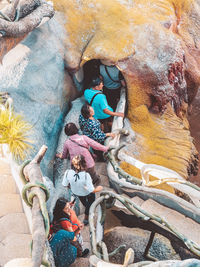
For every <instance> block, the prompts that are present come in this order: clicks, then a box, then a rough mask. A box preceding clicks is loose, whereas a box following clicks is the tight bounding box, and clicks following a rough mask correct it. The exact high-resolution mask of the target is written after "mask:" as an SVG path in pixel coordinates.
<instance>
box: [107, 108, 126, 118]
mask: <svg viewBox="0 0 200 267" xmlns="http://www.w3.org/2000/svg"><path fill="white" fill-rule="evenodd" d="M103 112H104V113H106V114H108V115H110V116H117V117H122V118H124V113H122V112H113V111H111V110H109V109H108V108H105V109H104V110H103Z"/></svg>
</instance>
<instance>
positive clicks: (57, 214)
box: [53, 198, 69, 221]
mask: <svg viewBox="0 0 200 267" xmlns="http://www.w3.org/2000/svg"><path fill="white" fill-rule="evenodd" d="M67 203H68V201H67V199H65V198H59V199H58V200H57V201H56V205H55V207H54V209H53V221H58V220H59V219H61V218H67V219H69V215H68V214H67V213H65V212H64V211H63V209H64V208H65V206H66V204H67Z"/></svg>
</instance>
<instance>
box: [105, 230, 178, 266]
mask: <svg viewBox="0 0 200 267" xmlns="http://www.w3.org/2000/svg"><path fill="white" fill-rule="evenodd" d="M149 237H150V232H149V231H146V230H142V229H139V228H127V227H121V226H120V227H115V228H113V229H111V230H110V231H107V233H106V234H105V235H104V242H105V243H106V245H107V247H108V252H112V251H113V250H115V249H116V248H117V247H119V246H120V245H122V244H124V245H125V248H122V249H121V250H120V251H119V252H118V253H117V254H115V255H114V256H112V257H111V258H110V260H111V262H113V263H119V264H122V263H123V261H124V256H125V252H126V251H127V250H128V249H129V248H132V249H133V250H134V252H135V261H134V262H139V261H143V260H145V258H144V251H145V248H146V246H147V243H148V240H149ZM149 253H150V255H151V256H154V257H156V258H157V259H158V260H167V259H180V257H179V255H178V254H176V252H175V251H174V249H173V248H172V246H171V244H170V242H169V241H168V240H167V239H166V238H164V237H162V236H160V235H158V234H156V236H155V238H154V241H153V243H152V246H151V248H150V250H149Z"/></svg>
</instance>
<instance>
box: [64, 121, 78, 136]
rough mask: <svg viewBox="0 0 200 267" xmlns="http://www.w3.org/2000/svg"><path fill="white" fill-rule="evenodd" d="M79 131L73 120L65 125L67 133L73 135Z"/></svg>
mask: <svg viewBox="0 0 200 267" xmlns="http://www.w3.org/2000/svg"><path fill="white" fill-rule="evenodd" d="M77 133H78V128H77V127H76V125H75V124H74V123H73V122H70V123H67V124H66V125H65V134H66V135H67V136H71V135H74V134H77Z"/></svg>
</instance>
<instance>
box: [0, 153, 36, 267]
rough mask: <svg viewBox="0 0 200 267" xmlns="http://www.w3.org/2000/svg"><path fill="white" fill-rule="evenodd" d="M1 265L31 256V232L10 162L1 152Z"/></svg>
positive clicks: (0, 266)
mask: <svg viewBox="0 0 200 267" xmlns="http://www.w3.org/2000/svg"><path fill="white" fill-rule="evenodd" d="M0 185H1V186H0V267H2V266H4V264H6V263H7V262H8V261H10V260H11V259H14V258H30V242H31V239H32V238H31V234H30V231H29V227H28V223H27V220H26V216H25V214H24V211H23V207H22V202H21V198H20V194H19V192H18V188H17V186H16V184H15V181H14V179H13V177H12V174H11V170H10V166H9V163H8V162H7V161H6V159H5V158H4V157H3V155H2V154H0Z"/></svg>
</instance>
